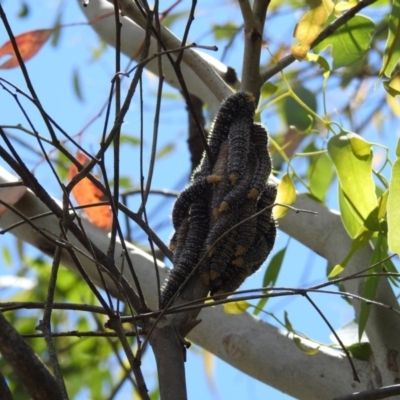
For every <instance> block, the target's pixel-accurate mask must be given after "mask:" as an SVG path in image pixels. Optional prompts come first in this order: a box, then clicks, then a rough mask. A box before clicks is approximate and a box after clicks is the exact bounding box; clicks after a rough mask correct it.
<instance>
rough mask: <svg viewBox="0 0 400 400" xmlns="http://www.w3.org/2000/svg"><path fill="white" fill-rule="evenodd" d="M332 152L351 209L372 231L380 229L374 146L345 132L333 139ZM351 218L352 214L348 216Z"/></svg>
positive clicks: (329, 151)
mask: <svg viewBox="0 0 400 400" xmlns="http://www.w3.org/2000/svg"><path fill="white" fill-rule="evenodd" d="M328 153H329V155H330V157H331V159H332V161H333V164H334V165H335V168H336V171H337V174H338V178H339V184H340V187H341V189H342V190H343V195H344V197H345V199H346V200H347V202H348V205H349V207H351V209H352V210H353V211H354V213H355V214H356V215H357V217H358V218H359V219H361V220H362V221H363V224H364V225H365V226H366V227H367V228H368V229H370V230H378V229H379V224H378V219H377V213H378V208H377V206H378V202H377V199H376V194H375V183H374V181H373V179H372V151H371V143H368V142H366V141H365V140H364V139H363V138H361V136H359V135H356V134H355V133H348V132H342V133H341V134H339V135H336V136H333V137H332V138H331V139H330V140H329V142H328ZM349 216H350V214H349V213H348V214H347V217H349ZM347 222H348V221H347ZM347 222H346V223H347ZM349 234H350V236H351V237H353V234H354V232H351V231H350V232H349Z"/></svg>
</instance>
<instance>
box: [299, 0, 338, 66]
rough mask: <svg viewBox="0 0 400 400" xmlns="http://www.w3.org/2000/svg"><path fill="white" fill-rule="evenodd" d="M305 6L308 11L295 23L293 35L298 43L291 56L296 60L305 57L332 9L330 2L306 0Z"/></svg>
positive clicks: (328, 0)
mask: <svg viewBox="0 0 400 400" xmlns="http://www.w3.org/2000/svg"><path fill="white" fill-rule="evenodd" d="M307 4H308V5H309V6H310V10H309V11H307V12H306V13H305V14H304V15H303V16H302V18H301V19H300V21H299V22H298V23H297V25H296V27H295V29H294V34H293V36H294V37H295V38H296V39H297V40H298V41H299V43H298V44H296V45H294V46H293V47H292V54H293V56H294V57H295V58H296V59H298V60H302V59H303V58H305V57H306V55H307V53H308V51H309V50H310V47H311V44H312V43H313V41H314V40H315V39H316V38H317V37H318V35H319V33H320V32H321V31H322V28H323V26H324V24H325V22H326V21H327V20H328V17H329V16H330V15H331V14H332V12H333V8H334V3H333V2H332V1H331V0H308V1H307Z"/></svg>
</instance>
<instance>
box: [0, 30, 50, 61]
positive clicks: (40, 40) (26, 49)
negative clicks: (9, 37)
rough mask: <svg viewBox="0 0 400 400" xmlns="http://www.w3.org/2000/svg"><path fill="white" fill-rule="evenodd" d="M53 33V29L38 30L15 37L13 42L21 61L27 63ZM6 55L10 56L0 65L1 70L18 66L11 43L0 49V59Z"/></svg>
mask: <svg viewBox="0 0 400 400" xmlns="http://www.w3.org/2000/svg"><path fill="white" fill-rule="evenodd" d="M53 31H54V29H38V30H36V31H29V32H25V33H21V35H18V36H16V37H15V40H16V42H17V45H18V49H19V52H20V54H21V57H22V59H23V60H24V61H27V60H29V59H30V58H32V57H33V56H34V55H35V54H36V53H37V52H38V51H39V50H40V49H41V48H42V46H43V45H44V44H45V43H46V41H47V39H48V38H49V37H50V35H51V34H52V33H53ZM6 55H11V58H10V59H8V60H7V61H6V62H4V63H3V64H1V65H0V68H1V69H8V68H15V67H18V66H19V63H18V59H17V56H16V55H15V53H14V49H13V46H12V43H11V41H8V42H6V43H4V45H3V46H2V47H1V49H0V57H3V56H6Z"/></svg>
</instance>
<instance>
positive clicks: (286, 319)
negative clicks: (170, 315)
mask: <svg viewBox="0 0 400 400" xmlns="http://www.w3.org/2000/svg"><path fill="white" fill-rule="evenodd" d="M284 319H285V328H286V329H287V330H288V331H289V332H291V333H295V332H294V330H293V325H292V323H291V322H290V321H289V314H288V312H287V311H286V310H285V312H284Z"/></svg>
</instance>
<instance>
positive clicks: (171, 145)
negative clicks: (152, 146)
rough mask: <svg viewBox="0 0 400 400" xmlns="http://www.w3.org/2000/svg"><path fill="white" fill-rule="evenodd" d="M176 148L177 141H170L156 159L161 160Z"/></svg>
mask: <svg viewBox="0 0 400 400" xmlns="http://www.w3.org/2000/svg"><path fill="white" fill-rule="evenodd" d="M174 149H175V143H168V144H166V145H165V146H164V147H163V148H162V149H161V150H160V151H159V152H158V153H157V154H156V159H157V160H159V159H160V158H163V157H165V156H168V155H169V154H171V153H172V152H173V151H174Z"/></svg>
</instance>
